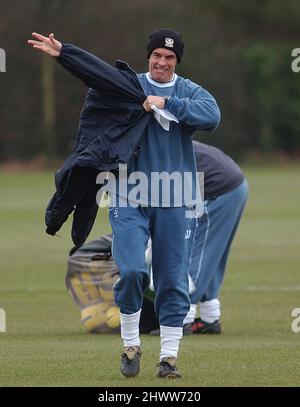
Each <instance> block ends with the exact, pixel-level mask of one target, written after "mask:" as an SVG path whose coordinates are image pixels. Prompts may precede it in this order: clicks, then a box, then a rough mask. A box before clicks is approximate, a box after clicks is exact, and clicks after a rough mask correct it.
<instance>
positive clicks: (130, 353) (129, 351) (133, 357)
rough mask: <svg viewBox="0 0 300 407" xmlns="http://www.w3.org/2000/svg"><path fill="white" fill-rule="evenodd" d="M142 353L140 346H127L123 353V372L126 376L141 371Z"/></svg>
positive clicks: (134, 374)
mask: <svg viewBox="0 0 300 407" xmlns="http://www.w3.org/2000/svg"><path fill="white" fill-rule="evenodd" d="M141 355H142V352H141V349H140V347H139V346H125V347H124V351H123V353H122V355H121V366H120V369H121V372H122V373H123V375H124V376H125V377H134V376H136V375H137V374H138V373H139V371H140V357H141Z"/></svg>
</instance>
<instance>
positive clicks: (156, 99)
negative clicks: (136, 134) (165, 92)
mask: <svg viewBox="0 0 300 407" xmlns="http://www.w3.org/2000/svg"><path fill="white" fill-rule="evenodd" d="M152 105H154V106H156V107H159V108H160V109H163V108H164V107H165V98H162V97H160V96H152V95H149V96H148V97H147V99H146V100H145V102H144V103H143V108H144V109H145V110H146V111H147V112H151V110H152V109H151V106H152Z"/></svg>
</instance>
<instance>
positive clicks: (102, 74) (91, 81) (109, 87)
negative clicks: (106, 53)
mask: <svg viewBox="0 0 300 407" xmlns="http://www.w3.org/2000/svg"><path fill="white" fill-rule="evenodd" d="M56 59H57V61H58V62H59V63H60V64H61V65H62V66H63V67H64V68H65V69H66V70H67V71H69V72H70V73H71V74H72V75H74V76H76V77H77V78H79V79H81V80H82V81H83V82H84V83H85V84H86V85H87V86H88V87H89V88H93V89H95V90H96V91H99V92H103V91H107V92H111V91H113V92H115V93H117V94H120V95H124V96H126V97H128V96H133V97H137V93H136V92H135V90H134V89H133V88H132V87H131V86H130V85H129V84H128V80H127V79H126V78H125V77H124V75H122V74H121V73H120V72H119V70H118V69H116V68H114V67H113V66H111V65H109V64H108V63H106V62H105V61H103V60H102V59H100V58H98V57H96V56H95V55H93V54H90V53H89V52H86V51H84V50H83V49H81V48H78V47H76V46H75V45H72V44H62V48H61V52H60V55H59V57H57V58H56Z"/></svg>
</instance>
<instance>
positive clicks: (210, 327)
mask: <svg viewBox="0 0 300 407" xmlns="http://www.w3.org/2000/svg"><path fill="white" fill-rule="evenodd" d="M192 331H193V333H194V334H220V333H221V332H222V328H221V323H220V321H219V320H218V319H216V320H215V321H214V322H205V321H203V319H201V318H196V319H195V321H194V322H193V324H192Z"/></svg>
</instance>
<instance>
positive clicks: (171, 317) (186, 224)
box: [31, 29, 220, 378]
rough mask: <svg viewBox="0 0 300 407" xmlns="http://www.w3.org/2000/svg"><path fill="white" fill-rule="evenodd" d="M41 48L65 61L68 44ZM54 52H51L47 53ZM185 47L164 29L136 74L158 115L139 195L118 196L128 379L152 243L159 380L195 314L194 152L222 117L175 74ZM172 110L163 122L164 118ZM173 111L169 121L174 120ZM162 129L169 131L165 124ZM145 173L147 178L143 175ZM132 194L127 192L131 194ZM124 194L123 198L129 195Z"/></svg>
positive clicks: (138, 170) (201, 92) (173, 373)
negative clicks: (191, 283) (191, 281)
mask: <svg viewBox="0 0 300 407" xmlns="http://www.w3.org/2000/svg"><path fill="white" fill-rule="evenodd" d="M35 37H36V38H37V39H38V40H39V41H41V43H37V42H34V41H31V43H32V45H33V46H35V47H36V48H38V49H40V50H42V51H44V52H47V53H48V54H50V55H52V56H56V57H57V56H59V54H60V50H61V46H62V44H61V43H59V42H58V41H56V40H55V39H54V36H53V35H50V36H49V39H44V38H42V37H40V38H39V37H38V36H35ZM49 48H50V51H49ZM183 48H184V44H183V41H182V38H181V35H180V33H178V32H176V31H173V30H168V29H162V30H158V31H155V32H154V33H152V34H151V35H150V38H149V42H148V45H147V58H148V59H149V72H147V73H145V74H140V75H138V79H139V81H140V84H141V86H142V88H143V90H144V93H145V95H147V98H146V100H145V101H144V103H143V107H144V109H145V110H146V111H147V112H149V114H151V115H153V116H152V117H151V119H150V121H149V124H148V126H147V128H146V130H145V132H144V134H143V136H142V137H141V142H140V151H139V154H138V155H137V156H136V157H132V159H131V160H130V161H129V162H128V168H127V174H128V175H129V176H131V175H134V176H135V177H137V179H139V177H140V178H142V179H143V180H144V182H143V186H144V187H143V188H142V193H141V194H140V195H139V197H137V196H136V198H133V194H131V197H130V199H129V195H130V193H131V192H132V191H133V190H134V186H133V185H129V186H128V185H126V187H128V189H127V190H126V188H124V182H125V183H126V182H127V181H124V179H123V176H121V175H120V176H119V177H118V179H117V187H116V193H112V202H113V204H112V207H111V208H110V211H109V215H110V222H111V226H112V229H113V257H114V260H115V262H116V264H117V265H118V268H119V271H120V279H119V280H118V281H117V283H116V284H115V287H114V292H115V302H116V304H117V305H118V306H119V308H120V315H121V336H122V339H123V343H124V350H123V353H122V357H121V372H122V373H123V375H124V376H125V377H134V376H136V375H137V374H138V373H139V366H140V356H141V350H140V338H139V321H140V314H141V308H142V301H143V291H144V290H145V289H146V288H147V287H148V285H149V273H148V267H147V265H146V262H145V250H146V246H147V243H148V239H149V237H151V239H152V250H153V252H152V264H153V280H154V287H155V291H156V299H155V309H156V313H157V315H158V318H159V323H160V332H161V351H160V362H159V370H158V376H159V377H166V378H177V377H180V373H179V371H178V370H177V367H176V361H177V353H178V349H179V342H180V339H181V337H182V331H183V328H182V327H183V320H184V318H185V317H186V314H187V313H188V311H189V309H190V301H189V295H188V271H189V270H188V269H189V256H190V252H189V250H190V248H191V244H190V240H191V236H192V235H193V225H194V221H195V219H193V218H192V217H191V216H190V214H191V212H192V211H191V208H193V207H194V206H195V202H197V198H198V195H197V186H198V179H197V176H196V165H195V157H194V153H193V146H192V134H193V133H194V131H195V130H205V131H212V130H214V129H215V128H216V127H217V126H218V124H219V121H220V111H219V108H218V105H217V103H216V101H215V99H214V98H213V96H212V95H211V94H210V93H209V92H207V91H206V90H205V89H203V88H202V87H201V86H199V85H197V84H195V83H193V82H192V81H190V80H188V79H184V78H182V77H179V76H177V75H176V74H175V67H176V64H177V63H180V61H181V58H182V55H183ZM163 109H166V110H167V111H168V112H167V113H168V114H167V119H169V120H173V121H171V122H168V120H167V122H168V125H166V124H165V120H161V117H162V116H163V115H165V114H166V112H165V111H164V110H163ZM170 113H171V115H173V116H171V118H170ZM163 123H164V125H163ZM141 174H142V175H143V177H142V176H141ZM158 175H168V176H169V177H170V176H171V175H174V179H175V181H174V182H172V183H170V189H169V190H168V191H167V193H164V192H165V191H162V189H161V187H159V188H157V185H160V184H157V183H156V180H157V176H158ZM128 190H129V193H128ZM124 191H125V192H124Z"/></svg>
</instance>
